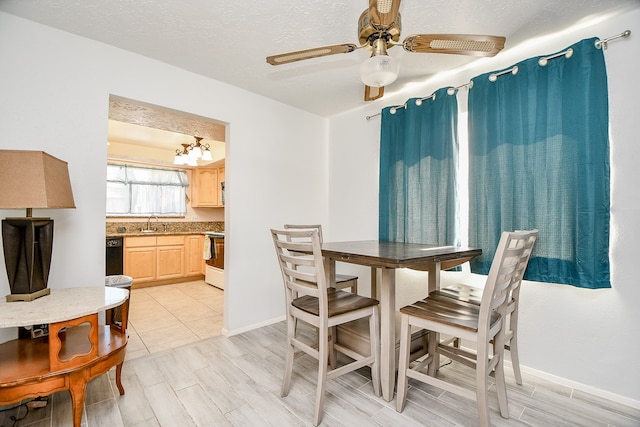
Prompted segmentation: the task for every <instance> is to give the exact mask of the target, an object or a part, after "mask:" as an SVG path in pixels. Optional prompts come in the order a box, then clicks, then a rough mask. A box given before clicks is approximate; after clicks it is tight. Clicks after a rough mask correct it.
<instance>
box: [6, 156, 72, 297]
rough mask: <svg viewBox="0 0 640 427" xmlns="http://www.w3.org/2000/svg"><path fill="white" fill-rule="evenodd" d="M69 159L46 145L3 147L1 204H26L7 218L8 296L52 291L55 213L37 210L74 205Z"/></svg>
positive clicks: (17, 205) (27, 295)
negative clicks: (43, 213)
mask: <svg viewBox="0 0 640 427" xmlns="http://www.w3.org/2000/svg"><path fill="white" fill-rule="evenodd" d="M75 207H76V206H75V204H74V201H73V193H72V192H71V182H70V180H69V169H68V166H67V162H65V161H62V160H60V159H57V158H55V157H53V156H51V155H49V154H47V153H45V152H43V151H25V150H0V209H26V216H25V217H19V218H5V219H3V220H2V247H3V249H4V260H5V265H6V268H7V277H8V279H9V288H10V290H11V294H10V295H7V301H33V300H34V299H36V298H40V297H43V296H45V295H49V288H48V287H47V284H48V281H49V269H50V267H51V254H52V249H53V219H51V218H33V216H32V210H33V209H34V208H35V209H47V208H54V209H58V208H75Z"/></svg>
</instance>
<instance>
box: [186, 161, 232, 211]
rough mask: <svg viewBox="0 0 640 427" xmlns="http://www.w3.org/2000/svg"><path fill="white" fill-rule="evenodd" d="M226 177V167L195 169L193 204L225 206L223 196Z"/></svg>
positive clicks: (199, 205) (192, 190)
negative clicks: (223, 184)
mask: <svg viewBox="0 0 640 427" xmlns="http://www.w3.org/2000/svg"><path fill="white" fill-rule="evenodd" d="M224 179H225V178H224V167H220V168H197V169H193V171H192V181H193V186H192V188H191V206H192V207H194V208H203V207H211V208H216V207H224V203H223V196H222V195H223V192H222V183H223V182H224Z"/></svg>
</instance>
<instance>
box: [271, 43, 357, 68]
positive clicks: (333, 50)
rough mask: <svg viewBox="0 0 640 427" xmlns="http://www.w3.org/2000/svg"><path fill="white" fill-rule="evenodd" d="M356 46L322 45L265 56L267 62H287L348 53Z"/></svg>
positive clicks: (346, 44) (350, 44)
mask: <svg viewBox="0 0 640 427" xmlns="http://www.w3.org/2000/svg"><path fill="white" fill-rule="evenodd" d="M357 48H358V46H356V45H355V44H353V43H344V44H334V45H331V46H322V47H316V48H314V49H306V50H298V51H296V52H289V53H281V54H279V55H272V56H267V62H268V63H269V64H271V65H281V64H288V63H290V62H295V61H303V60H305V59H311V58H319V57H321V56H327V55H335V54H337V53H349V52H353V51H354V50H356V49H357Z"/></svg>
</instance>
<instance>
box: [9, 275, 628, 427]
mask: <svg viewBox="0 0 640 427" xmlns="http://www.w3.org/2000/svg"><path fill="white" fill-rule="evenodd" d="M202 283H203V284H204V282H202ZM172 286H173V287H176V286H178V287H179V286H181V285H172ZM190 286H191V287H192V289H190V290H189V291H186V292H188V293H192V294H191V295H192V297H194V295H199V292H202V293H203V294H202V295H205V294H209V293H210V291H211V289H206V288H202V289H200V290H199V291H198V290H197V288H198V285H197V284H191V285H190ZM204 286H208V285H204ZM152 289H153V288H149V289H148V290H146V291H145V293H147V294H149V296H150V297H151V298H153V299H155V300H156V301H158V302H159V301H162V303H160V305H162V306H163V307H164V308H167V307H174V306H175V307H177V311H176V312H175V313H173V314H172V316H173V317H175V318H176V319H183V320H184V325H189V322H190V321H191V320H190V316H189V315H187V314H186V312H185V311H184V307H183V306H182V303H180V302H179V301H176V302H175V303H174V302H171V295H174V296H175V295H176V294H175V293H174V292H175V289H173V290H172V289H171V288H167V289H164V290H160V289H155V290H152ZM137 291H138V290H134V292H133V294H132V310H135V307H136V305H135V304H136V303H135V300H136V297H137V296H138V295H140V294H141V293H139V292H137ZM165 291H166V293H165ZM213 291H214V292H213V293H216V292H215V291H217V290H216V289H214V290H213ZM218 292H220V293H221V291H218ZM154 293H155V296H154V295H153V294H154ZM145 298H147V297H146V296H145V297H140V300H142V299H145ZM194 298H195V299H197V300H198V302H199V303H200V304H204V305H206V306H209V304H210V303H211V301H209V300H208V298H217V296H213V297H211V295H209V296H204V297H203V298H199V297H194ZM168 311H169V313H171V310H168ZM132 314H133V313H132ZM163 316H164V317H167V314H166V313H164V314H163ZM193 317H197V316H196V310H194V311H193ZM132 320H134V324H135V315H134V316H132ZM143 323H144V321H143V320H138V325H139V326H138V327H139V328H140V330H139V331H137V333H138V334H139V335H140V340H141V342H144V338H145V335H146V334H145V330H146V328H145V327H143V326H142V325H143ZM180 323H183V322H182V321H180ZM166 324H167V328H176V329H180V330H184V329H181V328H180V327H179V326H177V323H176V321H174V320H171V321H168V322H166ZM187 328H188V329H189V330H190V331H191V332H192V333H193V334H194V335H195V336H197V337H198V339H194V338H193V336H191V335H190V334H189V333H188V332H187V331H186V330H184V331H185V334H187V335H189V338H188V339H187V342H183V343H181V344H179V345H176V346H173V345H172V344H171V343H168V342H165V343H152V341H148V342H149V347H148V348H147V347H146V345H145V348H147V349H148V354H146V355H145V354H142V351H140V352H139V353H137V354H136V356H135V357H131V356H132V355H130V356H129V357H128V359H127V361H126V362H125V364H124V369H123V380H122V382H123V385H124V388H125V395H124V396H119V395H118V392H117V388H116V387H115V381H114V378H115V374H114V371H113V370H112V371H111V372H110V373H109V374H107V375H103V376H101V377H99V378H96V379H95V380H94V381H92V382H91V383H89V386H88V389H87V397H86V402H85V410H84V415H83V425H84V426H88V427H94V426H105V427H117V426H139V427H142V426H167V427H176V426H179V427H182V426H278V427H281V426H310V425H311V422H310V421H311V419H312V413H313V404H314V398H315V394H314V393H315V384H316V375H317V365H316V364H315V363H314V362H315V361H314V360H313V359H311V358H310V357H308V356H306V355H304V356H301V357H299V358H297V359H296V362H295V366H294V375H293V379H292V387H291V391H290V393H289V396H288V397H286V398H281V397H280V385H281V382H282V373H283V364H284V363H283V356H284V342H285V336H286V327H285V324H284V322H280V323H277V324H274V325H270V326H265V327H262V328H260V329H257V330H253V331H250V332H246V333H243V334H241V335H237V336H233V337H229V338H226V337H224V336H213V337H209V338H206V337H203V339H200V337H199V335H198V332H196V330H197V327H196V326H193V325H192V326H191V327H189V326H187ZM149 330H151V329H149ZM132 335H133V334H132ZM203 336H204V333H203ZM308 336H309V337H312V336H313V332H312V331H311V330H309V331H308ZM179 339H180V338H179V336H178V338H176V341H179ZM161 346H164V349H161ZM445 364H446V361H444V362H443V365H445ZM368 374H369V372H368V369H366V368H365V369H362V370H361V371H358V372H354V373H351V374H348V375H345V376H343V377H339V378H337V379H335V380H332V381H328V383H327V398H326V400H325V415H324V419H323V422H322V425H323V426H358V427H359V426H401V427H402V426H474V425H477V411H476V406H475V402H473V401H470V400H466V399H464V398H461V397H458V396H454V395H451V394H449V393H445V392H442V391H441V390H439V389H437V388H434V387H430V386H427V385H424V384H421V383H417V382H413V381H412V380H410V389H409V393H408V402H407V406H406V408H405V410H404V412H403V413H401V414H400V413H397V412H396V410H395V399H394V400H393V401H392V402H385V401H383V400H382V399H381V398H377V397H375V396H374V395H373V391H372V387H371V382H370V380H369V375H368ZM439 375H443V376H445V375H446V376H448V377H451V378H453V379H454V380H455V381H457V382H459V383H465V384H469V383H472V382H473V381H474V377H473V372H472V371H471V370H469V369H468V368H466V367H460V366H459V365H457V364H448V365H445V366H443V367H442V368H441V369H440V373H439ZM507 384H508V397H509V412H510V415H511V418H510V419H503V418H501V417H500V415H499V413H498V410H497V399H496V396H495V392H494V390H492V392H491V394H490V398H491V407H492V412H491V421H492V423H493V424H494V425H496V426H545V427H546V426H639V425H640V410H636V409H633V408H629V407H626V406H623V405H620V404H617V403H614V402H610V401H607V400H604V399H601V398H597V397H594V396H591V395H588V394H586V393H583V392H579V391H576V390H573V389H570V388H567V387H564V386H559V385H556V384H553V383H550V382H548V381H544V380H541V379H539V378H536V377H533V376H530V375H526V374H525V375H524V385H523V386H518V385H516V384H515V380H514V379H513V377H512V375H511V371H510V370H509V369H507ZM12 416H17V417H18V418H20V417H23V416H24V417H25V418H24V419H22V420H21V421H18V422H17V424H16V426H34V427H41V426H42V427H44V426H47V427H57V426H64V427H66V426H70V425H71V402H70V398H69V394H68V393H67V392H60V393H56V394H54V395H52V396H51V397H50V398H49V403H48V405H47V406H46V407H45V408H41V409H31V410H30V411H29V413H28V414H27V415H26V416H25V409H24V407H23V408H22V409H20V411H19V413H17V414H16V410H15V409H14V410H11V411H6V412H1V413H0V426H11V425H13V421H12V419H11V417H12Z"/></svg>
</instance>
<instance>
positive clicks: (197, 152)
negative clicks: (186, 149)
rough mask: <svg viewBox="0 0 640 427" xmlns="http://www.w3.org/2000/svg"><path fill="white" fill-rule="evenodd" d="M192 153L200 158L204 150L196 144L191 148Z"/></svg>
mask: <svg viewBox="0 0 640 427" xmlns="http://www.w3.org/2000/svg"><path fill="white" fill-rule="evenodd" d="M190 154H191V155H192V156H193V157H195V158H196V159H199V158H200V157H202V150H201V149H200V146H198V145H196V146H195V147H193V148H192V149H191V152H190Z"/></svg>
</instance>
